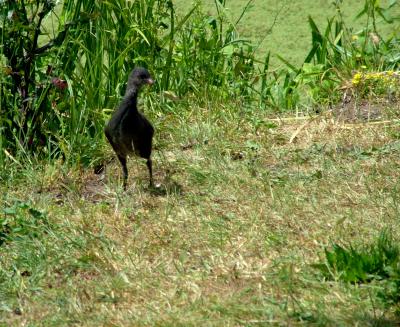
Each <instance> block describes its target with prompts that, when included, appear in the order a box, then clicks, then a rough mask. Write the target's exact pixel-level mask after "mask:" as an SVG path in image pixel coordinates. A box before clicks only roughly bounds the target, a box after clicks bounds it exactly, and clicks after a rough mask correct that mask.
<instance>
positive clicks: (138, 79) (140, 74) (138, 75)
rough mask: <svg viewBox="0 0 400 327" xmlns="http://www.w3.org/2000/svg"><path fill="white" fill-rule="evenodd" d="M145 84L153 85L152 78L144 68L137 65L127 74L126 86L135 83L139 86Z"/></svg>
mask: <svg viewBox="0 0 400 327" xmlns="http://www.w3.org/2000/svg"><path fill="white" fill-rule="evenodd" d="M145 84H148V85H153V84H154V80H153V79H152V78H151V75H150V73H149V72H148V70H147V69H146V68H143V67H137V68H135V69H134V70H133V71H132V72H131V74H130V75H129V80H128V86H130V85H135V86H136V87H141V86H143V85H145Z"/></svg>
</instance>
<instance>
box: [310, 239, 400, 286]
mask: <svg viewBox="0 0 400 327" xmlns="http://www.w3.org/2000/svg"><path fill="white" fill-rule="evenodd" d="M325 258H326V264H319V265H316V267H317V268H318V269H320V270H321V272H322V273H323V275H324V276H325V277H326V278H329V279H332V278H335V277H337V278H339V279H340V280H343V281H345V282H351V283H364V282H368V281H371V280H372V279H383V278H388V277H389V270H391V269H393V267H396V265H398V264H399V263H400V247H399V245H398V244H397V243H396V241H395V240H394V239H393V237H392V236H391V234H390V233H388V232H387V231H384V232H382V233H381V234H380V236H379V238H378V239H377V240H376V242H375V243H373V244H370V245H368V246H365V247H364V248H360V249H356V248H355V247H354V246H352V245H349V246H341V245H339V244H337V243H334V244H333V245H332V250H329V249H325Z"/></svg>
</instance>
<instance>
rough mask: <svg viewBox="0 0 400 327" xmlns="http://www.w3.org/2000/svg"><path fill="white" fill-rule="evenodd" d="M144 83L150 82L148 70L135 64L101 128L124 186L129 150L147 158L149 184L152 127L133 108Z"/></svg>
mask: <svg viewBox="0 0 400 327" xmlns="http://www.w3.org/2000/svg"><path fill="white" fill-rule="evenodd" d="M144 84H153V80H152V79H151V77H150V74H149V72H148V71H147V70H146V69H144V68H135V69H134V70H133V71H132V72H131V74H130V76H129V80H128V85H127V88H126V92H125V96H124V98H123V100H122V102H121V104H120V105H119V108H118V109H117V110H116V111H115V112H114V114H113V115H112V117H111V119H110V121H109V122H108V124H107V126H106V127H105V129H104V132H105V134H106V137H107V139H108V141H109V142H110V144H111V146H112V147H113V149H114V151H115V153H116V154H117V156H118V159H119V161H120V162H121V165H122V170H123V174H124V188H126V183H127V179H128V169H127V167H126V157H127V156H128V155H129V154H133V153H134V154H136V155H138V156H140V157H141V158H144V159H147V167H148V170H149V174H150V185H152V184H153V176H152V162H151V150H152V139H153V134H154V128H153V126H152V125H151V123H150V122H149V121H148V120H147V118H146V117H145V116H144V115H143V114H142V113H141V112H139V111H138V109H137V97H138V92H139V90H140V87H141V86H142V85H144Z"/></svg>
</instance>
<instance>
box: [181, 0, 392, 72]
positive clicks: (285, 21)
mask: <svg viewBox="0 0 400 327" xmlns="http://www.w3.org/2000/svg"><path fill="white" fill-rule="evenodd" d="M248 2H249V1H248V0H226V10H222V11H223V12H224V13H225V14H226V16H227V18H228V19H229V20H230V21H232V22H236V21H237V20H238V19H239V17H240V16H241V14H242V12H243V9H244V8H245V7H246V4H247V3H248ZM388 2H389V1H387V0H385V1H381V2H380V5H381V6H382V7H385V6H387V4H388ZM193 3H194V2H189V1H185V0H174V4H175V5H176V7H177V10H178V12H179V13H181V14H182V15H183V14H184V13H186V12H187V11H188V10H189V9H190V8H191V7H192V5H193ZM199 3H200V4H201V5H202V8H203V10H204V11H205V12H208V13H209V14H210V15H215V14H216V10H215V1H214V0H200V1H199ZM363 6H364V1H343V4H342V5H341V11H342V15H343V18H344V21H345V23H346V25H347V27H348V28H349V29H350V31H353V32H354V33H357V32H359V31H360V30H361V29H362V28H364V27H365V26H366V22H367V21H366V18H365V17H361V18H360V19H356V16H357V15H358V14H359V13H360V12H361V10H362V9H363ZM396 13H397V14H398V13H399V8H395V9H394V10H392V14H396ZM335 14H336V8H335V6H334V5H333V1H326V0H317V1H309V0H290V1H289V0H283V1H275V0H253V1H252V2H251V3H250V6H249V7H248V9H247V11H246V12H245V14H244V16H243V17H242V19H241V20H240V23H239V24H238V26H237V30H238V32H239V34H240V36H241V37H243V38H246V39H248V40H250V41H251V42H252V43H253V45H254V46H255V47H256V48H257V51H256V57H257V58H258V59H259V60H261V61H263V60H264V58H265V56H266V54H267V53H268V52H269V51H270V52H271V55H272V57H271V64H272V66H273V67H274V68H277V67H279V66H282V65H283V63H282V61H280V60H279V59H278V58H277V55H279V56H281V57H283V58H285V59H286V60H288V61H289V62H290V63H291V64H293V65H295V66H299V65H301V64H302V63H303V62H304V59H305V58H306V56H307V54H308V53H309V51H310V49H311V30H310V26H309V24H308V17H309V16H311V17H312V18H313V20H314V21H315V22H316V23H317V26H318V27H319V28H320V30H321V32H324V30H325V27H326V25H327V21H328V19H329V18H332V17H333V16H334V15H335ZM377 22H378V23H377V26H378V29H379V31H380V32H381V33H382V35H383V36H386V35H389V34H391V33H393V32H394V30H395V26H393V25H387V24H384V23H383V21H382V19H381V18H378V19H377Z"/></svg>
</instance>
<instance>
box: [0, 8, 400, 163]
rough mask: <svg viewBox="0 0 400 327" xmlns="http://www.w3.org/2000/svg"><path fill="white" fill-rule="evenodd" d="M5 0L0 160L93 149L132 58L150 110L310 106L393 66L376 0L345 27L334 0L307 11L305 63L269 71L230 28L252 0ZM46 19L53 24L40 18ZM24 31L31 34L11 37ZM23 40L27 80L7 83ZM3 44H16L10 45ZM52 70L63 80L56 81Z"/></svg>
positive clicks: (78, 158)
mask: <svg viewBox="0 0 400 327" xmlns="http://www.w3.org/2000/svg"><path fill="white" fill-rule="evenodd" d="M11 3H12V2H8V1H6V2H3V3H2V4H1V5H0V6H1V19H2V28H1V38H2V41H3V43H4V44H5V45H6V46H3V47H2V48H0V55H1V58H2V62H3V65H4V67H5V71H6V72H7V73H6V74H5V75H2V76H1V77H0V78H1V82H2V88H1V92H0V93H1V94H0V98H1V104H0V115H1V117H2V119H1V122H0V124H1V125H0V146H1V147H2V151H0V152H1V154H0V162H5V160H9V159H7V158H10V157H9V156H5V152H4V150H7V151H8V153H10V155H11V156H14V157H15V156H18V155H21V154H24V153H26V154H28V155H29V153H31V152H35V153H36V155H38V156H39V157H43V155H44V156H46V157H47V158H49V159H50V160H51V158H54V157H56V156H62V157H63V158H64V159H66V160H67V161H68V162H70V163H80V164H84V165H88V164H94V163H95V162H96V160H101V157H102V153H103V149H102V146H103V145H102V144H103V142H98V140H102V138H103V134H102V129H103V125H104V123H105V121H106V120H107V118H108V116H109V114H110V112H111V111H112V110H113V109H114V108H115V106H116V105H117V104H118V102H119V101H120V97H121V95H122V94H123V91H124V87H125V81H126V80H127V76H128V74H129V72H130V71H131V69H132V68H133V67H134V66H137V65H142V66H146V67H147V68H149V69H150V71H151V72H152V74H153V75H154V76H155V78H156V80H157V83H156V85H155V88H154V89H153V92H151V94H150V96H149V97H147V98H148V99H149V101H150V103H151V104H152V105H151V108H152V110H153V113H152V114H154V115H157V114H158V113H159V112H162V111H170V110H172V111H176V110H178V109H177V108H178V107H177V106H175V104H174V101H176V100H182V99H187V98H192V99H196V102H197V103H198V104H199V105H201V106H206V105H208V103H210V102H211V103H216V104H217V103H222V102H226V101H229V102H231V103H236V105H237V107H238V108H239V109H238V110H242V109H241V108H247V107H260V108H263V109H264V110H271V111H274V112H277V111H278V112H282V111H288V110H293V109H297V108H298V107H301V106H303V107H304V108H305V110H308V107H309V105H310V104H315V105H321V104H322V105H323V104H326V103H333V102H335V101H338V99H340V94H339V91H338V90H339V86H340V85H341V83H342V82H343V81H344V80H346V79H348V78H349V77H350V75H351V73H352V72H353V70H355V69H360V68H361V67H364V66H367V67H369V69H371V70H373V69H374V70H379V69H389V68H390V69H396V68H397V67H398V62H399V60H400V59H399V57H398V56H397V55H396V53H398V45H399V43H398V40H397V38H396V36H395V35H393V36H391V37H390V38H389V39H387V40H383V38H382V37H380V35H379V31H378V28H377V22H376V20H377V17H379V16H381V17H384V18H385V19H386V20H387V22H388V23H391V22H393V21H395V18H390V19H389V18H388V17H389V16H388V14H389V13H391V10H392V8H393V7H394V5H395V4H394V3H391V4H390V5H388V7H387V8H381V7H379V6H378V3H377V2H374V1H373V0H365V8H364V10H363V11H362V12H360V13H359V15H358V16H360V17H366V27H365V28H364V29H363V30H362V31H361V32H359V33H356V34H354V35H353V34H352V33H351V32H350V31H349V29H348V28H347V27H346V26H345V24H344V20H343V17H342V15H341V11H340V3H341V2H340V1H337V2H336V6H337V9H338V10H337V15H336V16H335V17H333V18H331V19H330V20H329V21H328V24H327V26H326V28H325V30H324V31H323V32H321V29H320V28H319V27H318V26H317V25H316V23H315V22H314V20H313V19H312V18H311V17H310V18H309V24H310V30H311V33H312V47H311V49H310V52H309V54H308V56H307V57H306V58H305V60H304V64H303V65H302V66H301V67H295V66H293V65H291V64H290V63H289V62H287V61H286V60H285V59H284V58H283V57H280V58H281V60H282V61H283V62H284V63H285V64H286V68H283V69H278V70H275V71H271V70H270V67H269V61H270V56H269V55H267V57H266V58H265V60H264V61H263V62H258V61H257V60H256V59H255V57H254V45H252V44H251V43H250V42H249V41H248V40H246V39H243V38H241V37H240V35H239V34H238V32H237V25H238V24H239V22H240V20H241V19H242V17H243V16H244V14H245V13H246V10H247V9H248V8H249V7H250V5H251V3H252V0H249V1H248V2H247V4H246V5H245V6H244V8H243V11H242V13H241V15H239V18H238V19H237V20H236V21H233V22H232V21H230V20H229V19H228V17H227V15H226V10H225V6H226V5H227V2H226V1H214V5H215V7H216V15H215V16H213V15H210V14H206V13H205V12H204V10H203V9H202V7H201V6H200V5H199V4H195V5H193V6H192V7H191V8H190V9H189V10H188V11H187V12H186V13H185V14H183V15H181V16H179V15H177V14H176V11H175V8H174V4H173V2H171V1H169V0H138V1H122V0H110V1H106V2H104V1H101V2H99V1H94V0H90V1H83V0H67V1H65V2H63V5H62V8H60V10H58V9H57V8H56V7H54V5H52V6H50V7H46V3H47V2H46V1H39V2H36V5H35V4H34V3H29V4H28V5H26V7H25V8H23V5H22V2H21V3H20V4H19V7H18V6H16V5H15V6H14V5H12V4H11ZM45 9H46V10H45ZM24 10H25V11H24ZM10 12H13V13H17V16H18V15H23V14H24V12H25V14H24V15H26V16H27V17H28V16H29V17H31V18H30V20H27V21H31V23H30V24H28V23H26V24H25V25H22V27H23V28H22V29H21V31H20V32H18V29H15V27H16V26H17V25H16V24H17V20H15V19H13V18H12V17H14V16H13V15H11V16H10V14H9V13H10ZM41 12H43V15H42V16H43V18H41V17H42V16H41V15H40V13H41ZM38 13H39V14H38ZM9 17H11V19H10V18H9ZM46 22H47V23H48V24H50V23H49V22H51V24H50V25H51V26H52V28H47V27H46V28H45V27H43V26H44V25H45V23H46ZM41 24H42V25H41ZM43 24H44V25H43ZM32 26H33V27H34V29H32V28H31V27H32ZM32 30H33V31H34V32H32ZM16 31H17V32H16ZM23 31H26V33H27V34H28V36H29V37H27V38H23V37H22V34H21V35H19V34H18V35H19V36H18V38H17V37H15V38H12V37H11V36H12V35H14V34H15V33H23ZM37 31H39V36H40V37H41V38H38V37H37V34H38V32H37ZM45 32H47V35H44V34H45ZM13 33H14V34H13ZM29 33H31V34H29ZM371 33H372V34H371ZM15 35H17V34H15ZM46 37H47V38H48V39H49V40H50V41H49V42H48V43H47V44H46V43H45V41H44V40H46ZM29 38H30V39H29ZM377 38H378V39H377ZM17 39H18V40H27V41H26V44H25V43H23V42H24V41H20V42H22V43H20V44H19V45H18V43H12V42H13V41H12V40H17ZM32 40H33V41H34V40H39V41H40V40H41V41H40V42H39V41H38V42H37V44H36V49H39V50H33V53H35V51H37V52H38V53H39V52H40V53H39V54H38V55H36V56H28V57H29V60H33V63H34V65H33V64H32V67H34V69H32V71H31V72H30V73H29V74H30V75H29V76H30V77H29V78H28V77H26V76H25V75H22V77H23V78H25V79H26V80H27V81H29V83H30V86H29V87H28V88H26V90H24V91H23V92H22V91H21V88H19V87H18V85H19V84H16V81H18V78H19V77H18V76H19V75H18V74H19V73H18V72H17V70H18V69H19V68H18V67H19V66H18V65H16V64H13V60H15V58H17V59H18V58H19V59H21V60H22V59H23V58H24V57H23V53H24V51H22V50H23V49H25V50H26V48H27V47H28V48H29V44H30V43H29V42H32ZM377 40H378V41H377ZM7 42H8V43H7ZM10 42H11V43H10ZM43 43H44V44H45V45H44V46H43V45H42V44H43ZM7 44H11V45H13V46H14V48H13V49H15V53H13V55H12V56H10V55H9V54H7V49H8V48H7ZM41 49H44V50H41ZM28 57H27V58H28ZM31 57H32V58H33V59H30V58H31ZM17 62H18V60H17ZM22 62H23V60H22ZM17 68H18V69H17ZM10 69H11V70H10ZM54 79H55V80H54ZM55 81H56V82H57V81H62V82H63V83H64V84H62V87H60V86H59V85H58V84H57V83H55ZM25 84H26V83H25ZM25 84H21V85H25ZM57 85H58V86H57ZM66 86H67V87H66ZM307 92H308V94H307ZM171 99H173V100H172V101H171ZM25 108H27V109H29V110H27V109H25ZM26 112H29V115H28V114H26ZM21 149H22V152H21V151H20V150H21Z"/></svg>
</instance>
